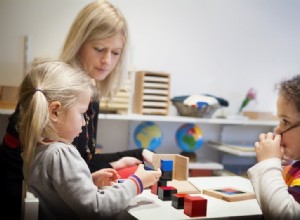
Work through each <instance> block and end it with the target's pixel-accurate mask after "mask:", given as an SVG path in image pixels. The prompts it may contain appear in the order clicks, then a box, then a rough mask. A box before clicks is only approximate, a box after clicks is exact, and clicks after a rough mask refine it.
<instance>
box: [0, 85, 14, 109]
mask: <svg viewBox="0 0 300 220" xmlns="http://www.w3.org/2000/svg"><path fill="white" fill-rule="evenodd" d="M18 89H19V87H18V86H0V108H2V109H15V107H16V105H17V102H18Z"/></svg>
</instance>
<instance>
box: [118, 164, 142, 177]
mask: <svg viewBox="0 0 300 220" xmlns="http://www.w3.org/2000/svg"><path fill="white" fill-rule="evenodd" d="M137 167H138V166H131V167H126V168H122V169H119V170H117V172H118V174H119V175H120V177H121V179H126V178H128V177H129V176H130V175H132V174H134V172H135V171H136V169H137Z"/></svg>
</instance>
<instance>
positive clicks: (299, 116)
mask: <svg viewBox="0 0 300 220" xmlns="http://www.w3.org/2000/svg"><path fill="white" fill-rule="evenodd" d="M277 89H278V91H279V93H278V99H277V115H278V118H279V120H280V121H279V125H278V126H277V127H276V128H275V130H274V133H271V132H270V133H267V134H260V135H259V142H256V143H255V150H256V157H257V162H258V163H257V164H256V165H254V166H253V167H251V168H250V169H249V170H248V175H249V178H250V180H251V182H252V185H253V188H254V191H255V194H256V198H257V201H258V203H259V205H260V207H261V209H262V212H263V215H264V217H265V218H266V219H300V204H299V203H300V161H299V160H300V75H296V76H294V77H293V78H291V79H289V80H286V81H282V82H281V83H280V84H278V85H277ZM285 158H289V159H290V160H293V161H294V162H293V163H292V164H291V165H288V166H285V167H283V166H282V160H283V159H285Z"/></svg>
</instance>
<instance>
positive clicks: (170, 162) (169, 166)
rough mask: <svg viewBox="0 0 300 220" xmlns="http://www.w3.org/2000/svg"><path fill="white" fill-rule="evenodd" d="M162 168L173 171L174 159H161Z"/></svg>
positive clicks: (162, 169)
mask: <svg viewBox="0 0 300 220" xmlns="http://www.w3.org/2000/svg"><path fill="white" fill-rule="evenodd" d="M160 169H161V171H173V160H161V161H160Z"/></svg>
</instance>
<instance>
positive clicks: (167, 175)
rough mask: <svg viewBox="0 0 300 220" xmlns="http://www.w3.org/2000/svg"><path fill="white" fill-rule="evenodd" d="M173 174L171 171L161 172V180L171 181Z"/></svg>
mask: <svg viewBox="0 0 300 220" xmlns="http://www.w3.org/2000/svg"><path fill="white" fill-rule="evenodd" d="M172 176H173V172H172V171H162V174H161V177H160V178H159V179H161V180H172Z"/></svg>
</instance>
